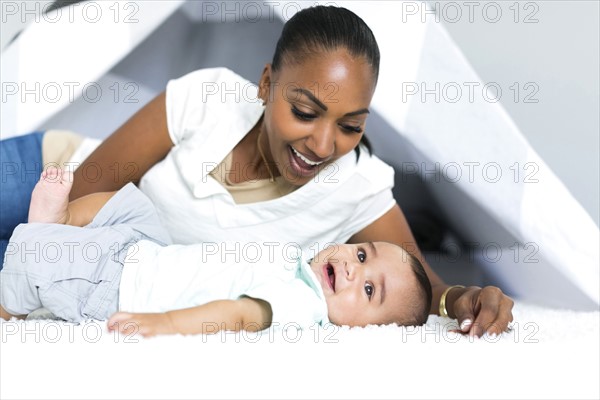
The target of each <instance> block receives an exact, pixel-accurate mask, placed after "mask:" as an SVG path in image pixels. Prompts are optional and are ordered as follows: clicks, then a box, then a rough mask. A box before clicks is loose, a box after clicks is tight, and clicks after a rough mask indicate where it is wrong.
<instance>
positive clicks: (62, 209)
mask: <svg viewBox="0 0 600 400" xmlns="http://www.w3.org/2000/svg"><path fill="white" fill-rule="evenodd" d="M71 186H73V173H71V172H70V171H63V170H61V169H59V168H56V167H49V168H47V169H46V170H44V171H43V172H42V175H41V176H40V180H39V181H38V183H37V184H36V185H35V188H33V192H32V193H31V204H30V205H29V222H46V223H57V224H64V223H65V222H67V221H68V219H69V211H68V206H69V192H70V191H71Z"/></svg>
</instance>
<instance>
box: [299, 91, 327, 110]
mask: <svg viewBox="0 0 600 400" xmlns="http://www.w3.org/2000/svg"><path fill="white" fill-rule="evenodd" d="M293 91H294V92H296V93H302V94H303V95H305V96H306V97H308V98H309V99H311V100H312V101H313V103H315V104H316V105H318V106H319V107H321V108H322V109H323V111H327V106H326V105H325V104H323V102H322V101H321V100H319V99H317V98H316V97H315V95H314V94H312V93H311V92H310V90H307V89H303V88H296V89H294V90H293Z"/></svg>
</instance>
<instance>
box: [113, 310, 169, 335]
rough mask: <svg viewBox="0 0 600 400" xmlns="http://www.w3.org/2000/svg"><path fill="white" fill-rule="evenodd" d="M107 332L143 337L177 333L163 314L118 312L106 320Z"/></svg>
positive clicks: (167, 317)
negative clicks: (137, 334)
mask: <svg viewBox="0 0 600 400" xmlns="http://www.w3.org/2000/svg"><path fill="white" fill-rule="evenodd" d="M108 330H109V331H118V332H121V333H123V334H127V335H134V334H136V333H139V334H140V335H142V336H144V337H150V336H155V335H169V334H174V333H177V332H176V331H175V329H174V328H173V324H172V321H171V318H169V316H168V315H167V314H165V313H155V314H132V313H126V312H118V313H115V314H113V315H112V316H111V317H110V319H109V320H108Z"/></svg>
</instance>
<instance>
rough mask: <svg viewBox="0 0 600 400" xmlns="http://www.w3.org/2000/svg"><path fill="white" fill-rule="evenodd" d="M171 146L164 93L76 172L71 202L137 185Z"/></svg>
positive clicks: (124, 126)
mask: <svg viewBox="0 0 600 400" xmlns="http://www.w3.org/2000/svg"><path fill="white" fill-rule="evenodd" d="M172 146H173V143H172V142H171V138H170V137H169V132H168V129H167V112H166V104H165V93H164V92H163V93H161V94H159V95H158V96H157V97H156V98H154V99H153V100H152V101H150V102H149V103H148V104H146V105H145V106H144V107H143V108H142V109H141V110H139V111H138V112H137V113H136V114H134V115H133V117H131V118H130V119H129V120H128V121H127V122H126V123H125V124H123V125H122V126H121V127H120V128H119V129H117V130H116V131H115V132H114V133H113V134H112V135H111V136H109V137H108V138H107V139H106V140H105V141H104V142H102V143H101V144H100V146H98V148H97V149H96V150H95V151H94V152H93V153H92V154H90V156H89V157H88V158H87V159H86V160H85V161H84V162H83V163H82V164H81V165H80V166H79V168H77V169H76V170H75V175H74V182H73V189H72V190H71V194H70V199H71V200H74V199H77V198H79V197H81V196H84V195H86V194H90V193H95V192H112V191H116V190H119V189H120V188H122V187H123V186H125V184H127V183H128V182H134V183H137V182H139V180H140V179H141V177H142V176H143V175H144V174H145V173H146V171H148V170H149V169H150V168H151V167H152V166H153V165H154V164H156V163H157V162H159V161H160V160H162V159H163V158H165V157H166V155H167V154H168V153H169V150H170V149H171V147H172Z"/></svg>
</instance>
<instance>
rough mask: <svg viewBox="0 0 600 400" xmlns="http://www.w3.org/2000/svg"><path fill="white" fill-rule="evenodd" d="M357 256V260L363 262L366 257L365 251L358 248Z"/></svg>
mask: <svg viewBox="0 0 600 400" xmlns="http://www.w3.org/2000/svg"><path fill="white" fill-rule="evenodd" d="M357 256H358V261H360V262H361V263H364V262H365V261H366V259H367V253H365V252H364V250H358V253H357Z"/></svg>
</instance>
